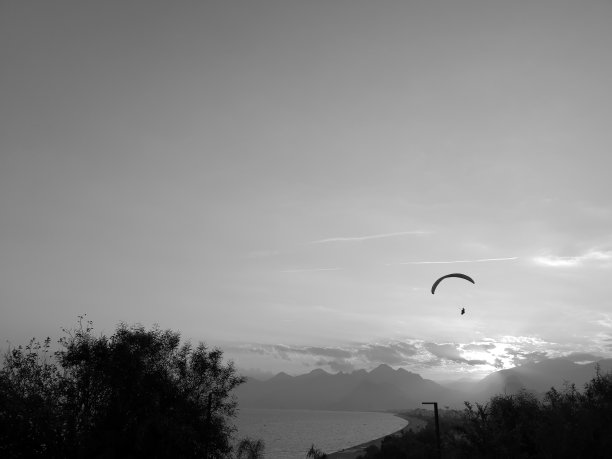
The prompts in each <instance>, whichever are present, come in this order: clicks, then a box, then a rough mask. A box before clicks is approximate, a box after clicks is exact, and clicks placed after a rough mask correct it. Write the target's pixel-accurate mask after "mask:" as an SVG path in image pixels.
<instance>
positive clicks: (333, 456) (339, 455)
mask: <svg viewBox="0 0 612 459" xmlns="http://www.w3.org/2000/svg"><path fill="white" fill-rule="evenodd" d="M394 414H395V416H397V417H399V418H402V419H404V420H406V421H407V424H406V425H405V426H404V427H402V428H401V429H400V430H397V431H395V432H392V433H390V434H388V435H384V436H382V437H379V438H375V439H374V440H370V441H366V442H364V443H360V444H359V445H355V446H350V447H348V448H345V449H341V450H340V451H334V452H333V453H329V454H327V459H357V457H358V456H360V455H362V454H365V450H366V449H367V448H368V447H370V446H372V445H374V446H376V447H377V448H380V445H381V444H382V441H383V439H384V438H385V437H389V436H399V435H401V434H403V433H404V432H407V431H409V430H419V429H421V428H423V426H424V425H425V421H423V420H422V419H418V418H415V417H413V416H408V415H405V414H400V413H394Z"/></svg>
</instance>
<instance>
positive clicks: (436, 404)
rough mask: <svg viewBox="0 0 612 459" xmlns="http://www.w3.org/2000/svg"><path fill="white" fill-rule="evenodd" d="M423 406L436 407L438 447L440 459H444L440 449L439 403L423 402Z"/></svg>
mask: <svg viewBox="0 0 612 459" xmlns="http://www.w3.org/2000/svg"><path fill="white" fill-rule="evenodd" d="M422 404H423V405H433V406H434V417H435V420H436V443H437V447H438V459H442V449H441V448H440V424H439V422H438V402H422Z"/></svg>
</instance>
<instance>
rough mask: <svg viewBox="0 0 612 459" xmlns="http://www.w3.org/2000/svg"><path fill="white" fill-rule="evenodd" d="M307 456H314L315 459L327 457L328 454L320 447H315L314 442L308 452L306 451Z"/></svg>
mask: <svg viewBox="0 0 612 459" xmlns="http://www.w3.org/2000/svg"><path fill="white" fill-rule="evenodd" d="M306 457H312V458H313V459H325V458H326V457H327V454H325V453H324V452H323V451H321V450H320V449H319V448H315V445H314V443H313V444H312V445H311V446H310V449H309V450H308V453H306Z"/></svg>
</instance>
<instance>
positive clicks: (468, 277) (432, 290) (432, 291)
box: [431, 273, 476, 295]
mask: <svg viewBox="0 0 612 459" xmlns="http://www.w3.org/2000/svg"><path fill="white" fill-rule="evenodd" d="M447 277H459V278H461V279H465V280H466V281H470V282H471V283H472V284H475V283H476V282H474V279H472V278H471V277H470V276H468V275H466V274H461V273H453V274H447V275H446V276H442V277H441V278H440V279H438V280H437V281H435V282H434V284H433V285H432V286H431V294H432V295H433V294H434V293H436V288H437V287H438V284H439V283H440V282H442V281H443V280H444V279H446V278H447Z"/></svg>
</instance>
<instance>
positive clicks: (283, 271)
mask: <svg viewBox="0 0 612 459" xmlns="http://www.w3.org/2000/svg"><path fill="white" fill-rule="evenodd" d="M340 270H342V268H298V269H283V270H282V271H281V273H310V272H317V271H340Z"/></svg>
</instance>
